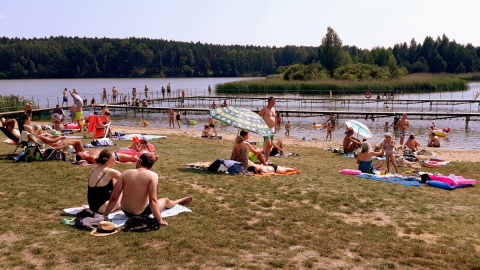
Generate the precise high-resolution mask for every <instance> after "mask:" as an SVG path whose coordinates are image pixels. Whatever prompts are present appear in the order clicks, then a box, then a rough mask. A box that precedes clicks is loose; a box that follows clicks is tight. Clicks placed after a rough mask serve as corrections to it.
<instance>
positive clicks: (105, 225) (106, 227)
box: [90, 221, 120, 236]
mask: <svg viewBox="0 0 480 270" xmlns="http://www.w3.org/2000/svg"><path fill="white" fill-rule="evenodd" d="M119 231H120V229H119V228H115V223H113V222H111V221H100V223H99V224H98V227H97V228H96V229H95V230H93V231H91V232H90V234H91V235H93V236H107V235H112V234H115V233H117V232H119Z"/></svg>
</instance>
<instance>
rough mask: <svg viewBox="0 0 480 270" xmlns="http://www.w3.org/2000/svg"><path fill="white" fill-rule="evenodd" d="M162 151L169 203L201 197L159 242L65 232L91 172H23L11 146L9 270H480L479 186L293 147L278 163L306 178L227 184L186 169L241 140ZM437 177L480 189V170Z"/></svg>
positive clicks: (6, 231)
mask: <svg viewBox="0 0 480 270" xmlns="http://www.w3.org/2000/svg"><path fill="white" fill-rule="evenodd" d="M0 139H1V140H2V141H3V140H4V139H5V137H4V136H3V134H2V135H1V136H0ZM85 142H88V140H85ZM116 143H117V146H116V147H115V149H118V147H120V146H126V145H127V144H129V143H130V142H123V141H120V142H119V141H117V142H116ZM151 143H153V144H154V145H155V149H157V153H158V154H159V155H160V157H161V158H160V160H159V162H157V164H155V166H154V168H153V170H154V171H156V172H157V173H158V174H159V176H160V184H159V191H158V194H159V197H165V196H167V197H169V198H179V197H184V196H187V195H192V196H194V201H193V202H192V203H191V204H190V205H188V207H189V208H190V209H192V210H193V213H182V214H179V215H178V216H175V217H170V218H167V219H166V220H167V221H168V223H169V225H170V226H168V227H162V228H161V229H160V230H158V231H153V232H148V233H124V232H120V233H118V234H115V235H112V236H108V237H93V236H91V235H90V234H89V233H88V232H85V231H79V230H77V229H75V228H74V227H69V226H67V225H63V224H61V223H60V221H61V219H62V217H63V216H62V209H64V208H67V207H73V206H80V205H82V204H86V203H87V199H86V193H87V177H88V175H89V173H90V171H91V170H92V168H91V167H83V166H79V165H72V164H71V163H69V162H62V161H37V162H32V163H14V162H13V161H12V159H11V153H12V152H13V149H14V147H13V146H10V145H6V144H2V146H1V147H0V170H1V171H2V177H1V180H0V182H1V188H0V209H1V211H0V254H1V258H2V260H0V269H66V268H69V269H100V268H103V269H480V215H479V214H480V189H479V188H478V187H474V188H463V189H457V190H454V191H446V190H442V189H438V188H433V187H429V186H422V187H407V186H403V185H396V184H390V183H381V182H377V181H372V180H368V179H361V178H357V177H354V176H348V175H341V174H340V173H339V170H341V169H343V168H355V167H356V165H355V161H354V160H353V159H347V158H344V157H342V156H339V155H337V154H333V153H331V152H328V151H323V150H321V149H318V148H302V147H289V148H287V149H288V151H291V152H295V153H300V155H301V156H300V157H290V158H276V159H274V161H275V162H276V163H277V164H279V165H285V166H290V167H297V168H299V169H301V170H302V171H303V172H302V173H301V174H298V175H290V176H277V177H266V178H257V177H253V176H229V175H220V174H214V173H207V172H204V171H198V170H192V169H186V168H184V167H182V166H180V165H179V164H182V163H191V162H199V161H213V160H215V159H218V158H228V157H229V156H230V152H231V148H232V145H233V142H232V141H217V140H202V139H198V138H190V137H185V136H173V135H172V136H169V137H168V138H167V139H159V140H152V141H151ZM133 166H134V165H120V166H116V168H117V169H119V170H120V171H122V170H124V169H127V168H132V167H133ZM432 170H433V169H425V171H432ZM436 171H438V172H441V173H443V174H450V173H454V174H456V175H463V176H464V177H466V178H474V179H477V180H480V172H479V171H478V164H476V163H450V164H448V165H447V166H444V167H443V168H439V169H436Z"/></svg>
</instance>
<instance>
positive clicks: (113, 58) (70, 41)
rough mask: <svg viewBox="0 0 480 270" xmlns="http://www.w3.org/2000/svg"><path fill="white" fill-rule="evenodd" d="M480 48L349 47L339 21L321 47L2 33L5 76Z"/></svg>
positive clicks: (443, 63)
mask: <svg viewBox="0 0 480 270" xmlns="http://www.w3.org/2000/svg"><path fill="white" fill-rule="evenodd" d="M479 55H480V48H479V47H474V46H473V45H471V44H467V45H461V44H458V43H456V42H455V41H454V40H453V41H450V39H449V38H448V37H446V36H445V35H443V36H442V37H441V38H440V37H438V38H437V39H436V40H434V39H433V38H431V37H426V38H425V40H424V41H423V43H417V42H416V41H415V40H414V39H412V40H411V41H410V43H409V44H407V43H406V42H405V43H402V44H396V45H395V46H393V48H384V47H375V48H373V49H371V50H368V49H360V48H357V47H355V46H343V44H342V41H341V39H340V38H339V37H338V35H337V34H336V32H335V31H334V30H333V29H332V28H330V27H329V28H328V29H327V34H326V35H325V37H324V38H323V39H322V43H321V44H320V45H319V46H318V47H314V46H285V47H275V46H273V47H269V46H265V47H264V46H253V45H247V46H243V45H216V44H207V43H200V42H196V43H195V42H178V41H171V40H170V41H168V40H163V39H149V38H126V39H114V38H86V37H84V38H80V37H64V36H59V37H49V38H31V39H25V38H7V37H2V38H0V79H22V78H138V77H149V78H151V77H243V76H267V75H271V74H277V73H282V74H284V78H285V79H293V80H308V79H319V78H320V79H321V78H336V79H347V80H348V79H353V80H358V79H370V78H374V79H385V78H395V77H401V76H403V75H405V74H408V73H425V72H429V73H443V72H447V73H467V72H476V71H480V58H479Z"/></svg>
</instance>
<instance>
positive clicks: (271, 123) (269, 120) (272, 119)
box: [258, 97, 277, 163]
mask: <svg viewBox="0 0 480 270" xmlns="http://www.w3.org/2000/svg"><path fill="white" fill-rule="evenodd" d="M274 106H275V98H274V97H269V98H268V101H267V106H265V107H263V109H261V110H260V112H258V115H260V116H261V117H262V118H263V121H265V123H266V124H267V126H268V127H269V128H270V129H271V130H272V134H268V135H264V136H263V141H264V144H263V150H264V152H265V162H267V163H268V162H269V161H270V160H269V158H270V152H272V147H273V144H272V142H273V137H274V134H275V126H276V116H277V114H276V112H275V108H274Z"/></svg>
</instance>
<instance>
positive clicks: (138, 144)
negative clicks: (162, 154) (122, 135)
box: [128, 136, 155, 153]
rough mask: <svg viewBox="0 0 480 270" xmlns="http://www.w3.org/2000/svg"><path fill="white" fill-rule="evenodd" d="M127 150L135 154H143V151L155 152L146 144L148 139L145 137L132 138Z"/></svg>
mask: <svg viewBox="0 0 480 270" xmlns="http://www.w3.org/2000/svg"><path fill="white" fill-rule="evenodd" d="M128 148H130V149H133V150H135V151H137V152H144V151H148V152H150V153H153V152H155V149H153V146H152V145H149V144H148V139H147V137H145V136H140V137H137V136H135V137H133V144H132V145H131V146H129V147H128Z"/></svg>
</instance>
